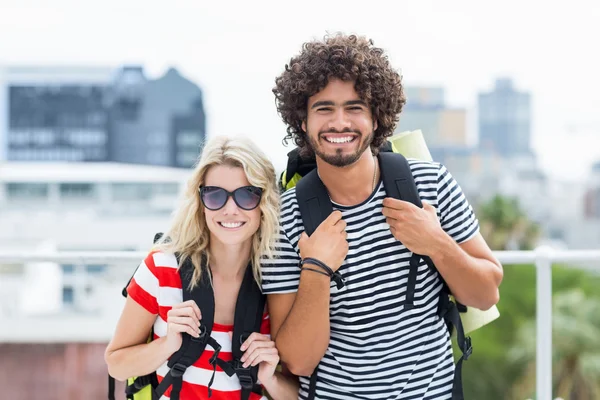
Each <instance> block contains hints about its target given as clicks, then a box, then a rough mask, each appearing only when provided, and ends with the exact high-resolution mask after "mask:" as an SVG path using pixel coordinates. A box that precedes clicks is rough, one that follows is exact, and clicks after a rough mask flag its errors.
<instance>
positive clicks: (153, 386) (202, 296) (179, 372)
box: [108, 233, 265, 400]
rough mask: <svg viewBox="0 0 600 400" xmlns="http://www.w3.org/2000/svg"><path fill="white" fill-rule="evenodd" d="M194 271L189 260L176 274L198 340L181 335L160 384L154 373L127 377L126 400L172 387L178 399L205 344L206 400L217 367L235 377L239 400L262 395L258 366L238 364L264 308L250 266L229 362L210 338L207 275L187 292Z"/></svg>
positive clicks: (154, 396)
mask: <svg viewBox="0 0 600 400" xmlns="http://www.w3.org/2000/svg"><path fill="white" fill-rule="evenodd" d="M161 236H162V234H161V233H157V234H156V235H155V237H154V242H155V243H156V241H157V240H158V239H160V237H161ZM177 261H179V257H177ZM193 270H194V267H193V265H192V262H191V260H190V259H189V258H188V259H187V260H186V261H185V262H184V263H183V265H182V266H181V267H180V268H179V275H180V277H181V283H182V288H183V301H187V300H194V301H195V302H196V304H197V305H198V307H199V308H200V311H201V313H202V320H201V321H200V323H201V325H200V337H199V338H195V337H192V336H191V335H189V334H187V333H183V334H182V339H183V340H182V344H181V347H180V348H179V350H178V351H176V352H175V353H173V355H172V356H171V357H170V358H169V361H168V363H167V365H168V367H169V368H170V370H169V372H168V373H167V375H165V377H164V379H163V380H162V381H161V382H160V384H159V383H158V378H157V376H156V372H153V373H151V374H148V375H144V376H139V377H133V378H129V379H128V380H127V386H126V388H125V394H126V397H127V399H131V400H158V399H160V398H161V396H162V395H163V394H164V393H165V391H166V390H167V389H168V388H169V387H170V386H172V389H171V395H170V398H171V400H179V392H180V391H181V386H182V382H183V379H182V378H183V374H184V373H185V371H186V369H187V368H188V367H189V366H191V365H192V364H193V363H194V362H195V361H196V360H198V358H200V356H201V355H202V353H203V352H204V349H205V348H206V345H210V346H211V347H212V348H213V349H214V355H213V356H212V357H211V358H210V360H209V361H210V363H211V364H212V366H213V375H212V378H211V380H210V382H209V383H208V396H209V397H210V396H211V395H212V391H211V385H212V383H213V379H214V376H215V371H216V368H217V365H218V366H219V367H221V369H223V371H224V372H225V373H226V374H227V375H228V376H233V374H236V375H237V377H238V379H239V381H240V385H241V400H248V398H249V397H250V394H251V393H252V392H254V393H257V394H262V387H261V385H259V384H258V383H257V380H258V366H255V367H252V366H250V367H248V368H244V367H243V363H242V362H241V361H240V359H241V357H242V355H243V352H242V351H241V350H240V346H241V345H242V344H243V343H244V341H246V339H247V338H248V337H249V336H250V335H251V334H252V333H253V332H259V331H260V327H261V324H262V321H263V314H264V309H265V296H264V294H263V293H262V291H261V289H260V287H259V286H258V284H257V283H256V281H255V280H254V275H253V273H252V267H251V265H250V264H249V265H248V267H247V268H246V273H245V275H244V279H243V281H242V285H241V287H240V291H239V293H238V298H237V301H236V305H235V316H234V323H233V338H232V356H233V360H232V361H228V362H226V361H223V360H221V359H220V358H218V356H219V352H220V350H221V345H219V343H218V342H217V341H216V340H215V339H214V338H213V337H211V332H212V327H213V322H214V313H215V298H214V292H213V288H212V284H211V281H210V277H209V276H208V274H203V276H202V278H201V280H200V282H199V283H198V284H197V285H196V286H195V287H194V289H193V290H191V291H190V289H189V287H190V282H191V279H192V273H193ZM134 274H135V273H134ZM132 278H133V276H132ZM132 278H130V279H129V282H131V279H132ZM127 286H129V283H128V284H127V285H126V286H125V288H123V291H122V294H123V296H124V297H127ZM152 338H153V332H150V337H149V339H148V340H149V341H150V340H152ZM114 392H115V380H114V378H113V377H111V376H109V389H108V398H109V400H114V399H115V395H114Z"/></svg>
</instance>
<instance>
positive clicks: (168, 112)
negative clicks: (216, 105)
mask: <svg viewBox="0 0 600 400" xmlns="http://www.w3.org/2000/svg"><path fill="white" fill-rule="evenodd" d="M109 125H110V128H109V131H110V143H109V158H110V160H111V161H116V162H127V163H138V164H152V165H165V166H174V167H191V166H192V165H193V164H194V163H195V162H196V160H197V158H198V155H199V153H200V149H201V145H202V142H203V141H204V138H205V132H206V122H205V114H204V105H203V99H202V92H201V90H200V88H199V87H198V86H196V85H195V84H194V83H193V82H191V81H189V80H187V79H185V78H184V77H183V76H181V75H180V74H179V72H177V70H175V69H174V68H171V69H169V70H168V71H167V73H166V74H165V75H163V76H162V77H160V78H158V79H155V80H148V79H146V77H145V76H144V73H143V70H142V69H141V68H138V67H126V68H123V69H121V70H120V71H119V73H118V75H117V77H116V79H115V81H114V84H113V86H111V105H110V107H109Z"/></svg>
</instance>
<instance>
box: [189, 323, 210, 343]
mask: <svg viewBox="0 0 600 400" xmlns="http://www.w3.org/2000/svg"><path fill="white" fill-rule="evenodd" d="M190 337H191V338H192V341H193V342H204V340H205V339H206V325H204V324H202V325H200V336H198V337H194V336H192V335H190Z"/></svg>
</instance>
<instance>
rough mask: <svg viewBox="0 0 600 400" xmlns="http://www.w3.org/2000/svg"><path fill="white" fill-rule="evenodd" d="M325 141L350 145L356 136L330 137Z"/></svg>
mask: <svg viewBox="0 0 600 400" xmlns="http://www.w3.org/2000/svg"><path fill="white" fill-rule="evenodd" d="M324 139H325V140H326V141H327V142H329V143H335V144H340V143H350V142H352V141H353V140H354V139H356V136H330V137H327V136H325V137H324Z"/></svg>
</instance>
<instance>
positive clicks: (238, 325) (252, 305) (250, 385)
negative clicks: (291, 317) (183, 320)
mask: <svg viewBox="0 0 600 400" xmlns="http://www.w3.org/2000/svg"><path fill="white" fill-rule="evenodd" d="M264 311H265V296H264V295H263V293H262V292H261V290H260V287H259V286H258V284H257V283H256V281H255V280H254V274H253V271H252V265H251V264H249V265H248V267H247V268H246V272H245V274H244V279H243V281H242V286H241V287H240V291H239V293H238V298H237V301H236V304H235V316H234V323H233V338H232V343H231V345H232V348H231V353H232V361H231V364H230V365H231V370H232V372H234V373H235V374H236V375H237V377H238V379H239V381H240V386H241V387H242V395H241V398H242V400H248V399H249V398H250V394H251V393H252V392H254V393H257V394H262V387H261V386H260V385H259V384H258V383H257V381H258V366H255V367H252V366H250V367H248V368H244V366H243V363H242V362H241V361H240V359H241V358H242V355H243V354H244V352H243V351H242V350H241V349H240V347H241V345H242V344H243V343H244V342H245V341H246V339H248V337H249V336H250V335H251V334H252V333H253V332H260V327H261V325H262V322H263V317H264ZM223 369H225V368H223ZM226 372H227V370H226Z"/></svg>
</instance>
